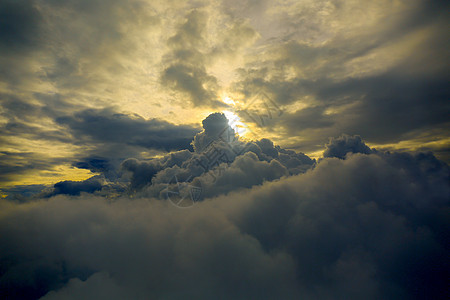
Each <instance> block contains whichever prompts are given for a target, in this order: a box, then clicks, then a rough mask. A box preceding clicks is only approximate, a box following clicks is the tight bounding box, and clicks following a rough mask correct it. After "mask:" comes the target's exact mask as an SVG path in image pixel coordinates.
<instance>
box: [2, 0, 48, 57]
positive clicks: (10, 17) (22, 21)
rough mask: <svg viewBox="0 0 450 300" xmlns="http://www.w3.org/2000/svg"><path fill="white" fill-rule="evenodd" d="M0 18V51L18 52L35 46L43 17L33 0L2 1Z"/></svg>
mask: <svg viewBox="0 0 450 300" xmlns="http://www.w3.org/2000/svg"><path fill="white" fill-rule="evenodd" d="M0 20H1V21H0V52H2V53H8V54H11V53H12V52H16V53H17V52H19V53H20V52H22V51H26V50H30V49H31V48H33V47H34V46H36V43H37V42H38V40H39V27H40V24H41V22H42V21H43V19H42V15H41V14H40V12H39V10H38V9H37V8H36V6H34V5H33V1H31V0H24V1H22V0H19V1H10V0H6V1H2V3H1V4H0Z"/></svg>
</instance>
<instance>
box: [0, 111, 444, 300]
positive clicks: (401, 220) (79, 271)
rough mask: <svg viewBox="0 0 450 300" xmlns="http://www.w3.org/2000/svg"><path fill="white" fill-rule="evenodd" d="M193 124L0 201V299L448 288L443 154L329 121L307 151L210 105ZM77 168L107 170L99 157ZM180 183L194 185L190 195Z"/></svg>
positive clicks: (381, 294)
mask: <svg viewBox="0 0 450 300" xmlns="http://www.w3.org/2000/svg"><path fill="white" fill-rule="evenodd" d="M224 125H225V127H223V126H224ZM203 126H204V130H203V131H202V132H200V133H198V134H197V135H196V136H195V138H194V142H193V143H194V149H195V151H194V152H191V151H188V150H181V151H176V152H172V153H170V154H169V155H166V156H163V157H161V158H154V159H152V160H148V161H140V160H137V159H134V158H130V159H127V160H125V161H124V162H123V163H122V165H121V168H122V171H123V172H124V173H123V174H122V175H121V176H118V177H114V178H113V177H109V178H108V177H107V176H105V175H102V176H94V177H92V178H91V179H89V180H86V181H82V182H73V181H64V182H60V183H57V184H55V186H54V188H53V189H49V190H45V191H43V192H41V194H38V195H35V196H34V197H30V198H28V200H26V199H25V200H24V199H21V201H17V200H15V199H10V200H2V201H0V205H1V211H2V212H1V214H0V245H1V246H0V250H1V251H0V253H1V254H0V261H1V265H2V266H3V268H2V273H1V277H0V286H1V291H2V297H5V298H8V299H36V298H40V297H42V299H80V298H83V299H124V298H132V299H141V298H142V299H147V298H156V299H160V298H164V299H180V298H183V299H211V298H217V297H219V298H225V299H231V298H232V299H249V298H255V297H256V298H258V299H275V298H277V299H278V298H282V299H299V298H303V299H404V298H408V299H429V298H430V297H431V298H434V299H440V297H442V296H443V295H444V294H445V293H448V287H447V284H446V278H447V277H448V275H449V270H450V261H449V259H448V257H449V256H448V254H449V250H450V248H449V246H450V245H449V244H448V236H447V235H448V229H449V224H448V211H449V204H450V203H449V199H450V198H449V196H450V185H449V182H450V180H449V179H450V168H449V167H448V165H447V164H445V163H444V162H442V161H439V160H438V159H436V158H435V157H434V156H433V154H431V153H418V154H410V153H397V152H394V153H391V152H383V151H377V150H375V149H370V148H369V147H367V146H366V145H365V144H364V142H363V141H362V139H361V137H359V136H348V135H342V136H340V137H338V138H335V139H331V140H330V142H329V144H327V145H326V149H325V151H324V155H323V156H324V157H323V158H322V159H320V160H319V162H316V161H314V160H311V159H310V158H308V157H307V156H306V155H304V154H301V153H296V152H294V151H289V150H285V149H282V148H280V147H279V146H274V145H273V143H272V142H271V141H270V140H268V139H262V140H260V141H256V142H248V141H243V140H242V139H241V138H239V137H237V136H234V135H232V136H230V135H226V137H227V138H228V139H227V140H225V139H224V136H223V135H222V134H223V133H224V132H225V133H227V132H228V133H230V131H231V132H233V131H232V129H231V128H230V127H229V125H228V124H227V119H226V118H225V116H224V115H223V114H220V113H216V114H211V115H210V116H209V117H208V118H206V119H205V121H204V122H203ZM220 128H223V129H222V130H220ZM233 133H234V132H233ZM196 142H197V144H196ZM202 142H207V143H208V144H202ZM211 147H214V149H215V150H221V151H222V152H218V153H222V154H226V155H225V156H226V157H227V159H228V160H226V161H225V160H220V159H223V157H224V156H217V155H216V157H219V159H218V160H217V161H216V162H215V163H214V164H208V163H207V158H211V156H209V155H210V154H211V153H209V152H208V151H209V150H208V149H210V148H211ZM231 154H234V155H231ZM202 161H203V162H204V163H205V166H206V167H207V168H203V167H202V165H201V164H200V165H199V162H202ZM90 166H92V167H97V170H107V168H103V167H104V166H103V162H102V161H99V160H93V161H91V165H90ZM86 167H87V166H86ZM127 174H128V175H127ZM173 178H176V182H174V181H173ZM180 186H182V187H187V188H188V189H189V188H192V187H197V188H198V190H200V192H201V197H196V198H193V194H192V190H188V193H187V194H186V190H184V193H185V194H183V192H182V191H181V190H180V189H178V190H176V188H179V187H180ZM198 190H197V191H198ZM168 191H177V192H176V193H175V192H173V193H172V194H169V193H168ZM189 192H190V194H189ZM182 197H185V199H184V200H183V201H184V202H183V203H182V202H181V201H179V199H182ZM183 208H190V209H183Z"/></svg>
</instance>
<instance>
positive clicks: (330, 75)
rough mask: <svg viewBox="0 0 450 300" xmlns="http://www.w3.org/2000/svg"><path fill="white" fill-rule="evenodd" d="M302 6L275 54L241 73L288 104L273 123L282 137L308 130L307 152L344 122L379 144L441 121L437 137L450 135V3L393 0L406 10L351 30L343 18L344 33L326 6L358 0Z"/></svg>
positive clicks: (242, 87) (250, 91)
mask: <svg viewBox="0 0 450 300" xmlns="http://www.w3.org/2000/svg"><path fill="white" fill-rule="evenodd" d="M386 5H391V3H390V2H389V1H387V2H386ZM299 6H300V7H302V9H298V10H293V11H292V12H289V13H287V12H284V13H280V18H281V19H280V20H279V21H280V22H282V23H284V24H285V25H286V26H288V27H287V28H290V32H291V35H283V37H282V38H281V37H280V41H279V42H277V43H273V44H270V45H268V46H267V49H268V50H266V52H265V53H267V52H269V53H270V54H267V55H265V56H263V57H262V58H261V60H260V61H259V62H258V64H255V63H251V64H248V66H246V67H245V68H241V69H240V70H239V74H240V76H241V78H240V80H237V81H235V83H234V88H235V90H236V91H238V92H239V93H241V94H243V95H245V96H246V97H250V96H251V95H254V94H255V93H258V92H259V91H261V90H263V91H265V92H266V93H267V94H268V95H270V97H272V99H273V100H274V101H276V103H278V104H279V105H280V106H282V107H283V108H284V114H283V115H282V116H281V117H280V118H278V119H277V120H275V122H274V123H273V124H271V126H268V127H267V128H266V130H268V131H273V134H277V133H278V132H280V131H281V132H285V135H283V137H281V138H280V140H282V139H285V137H290V136H301V137H302V140H306V141H305V142H304V143H303V144H301V143H300V142H298V143H297V144H295V146H296V148H297V149H299V150H301V151H308V152H313V151H317V150H319V148H320V147H321V145H323V143H324V142H325V141H326V139H327V138H328V137H329V136H337V135H339V134H341V133H342V132H347V133H349V134H361V135H362V136H364V137H365V138H366V139H367V140H368V141H369V142H371V143H379V144H382V143H396V142H398V141H399V140H409V139H411V138H412V136H414V133H419V134H421V135H424V134H426V133H430V132H432V131H433V129H434V131H433V136H434V138H430V140H431V139H434V140H436V139H442V137H443V136H447V135H448V134H447V131H448V130H447V127H448V120H447V118H446V115H448V112H449V110H450V107H449V106H448V101H446V99H448V97H449V94H450V93H449V89H448V84H447V83H446V82H447V77H448V76H447V74H446V71H445V70H446V69H448V65H449V60H448V55H447V54H446V46H445V45H446V42H445V41H444V40H445V39H444V40H443V39H442V36H444V35H445V28H447V27H448V18H447V17H445V15H446V12H447V11H448V9H449V6H448V4H444V3H443V2H442V1H429V2H428V1H418V2H415V3H414V4H411V5H406V6H397V7H392V8H393V10H395V9H399V10H400V11H402V12H403V13H400V14H391V13H390V12H383V22H382V23H383V24H380V26H376V27H373V26H368V27H367V28H366V30H359V31H358V30H356V31H349V32H345V30H344V29H342V28H341V29H338V31H339V32H340V34H339V35H335V32H334V27H333V26H332V24H329V23H328V22H331V21H332V18H331V19H330V18H329V17H328V16H329V15H328V14H327V13H325V12H328V11H333V12H334V13H336V14H337V15H341V14H343V15H345V14H346V13H345V11H346V10H347V9H350V8H355V9H359V5H356V6H353V4H351V3H348V4H347V3H346V4H342V3H341V4H338V3H337V2H335V1H330V2H321V3H318V4H317V5H316V6H309V5H306V4H305V5H301V4H299ZM372 10H373V11H376V10H377V8H374V7H370V8H369V7H368V8H367V11H366V13H368V14H370V13H373V11H372ZM351 11H354V10H351ZM322 13H324V14H322ZM419 16H420V17H419ZM353 17H355V18H358V17H356V16H355V15H353V16H352V17H351V18H353ZM289 24H290V25H289ZM341 25H342V26H344V28H345V26H347V25H348V24H346V23H345V22H344V24H341ZM361 26H362V27H364V26H367V25H364V22H361ZM286 30H288V29H286ZM424 32H426V34H425V33H424ZM319 37H320V38H319ZM412 37H416V38H417V39H420V40H421V41H422V42H420V43H417V42H416V40H415V39H413V38H412ZM316 39H319V40H320V39H323V40H320V41H317V40H316ZM398 53H401V56H400V57H399V54H398ZM371 57H372V58H371ZM396 57H397V58H396ZM375 61H376V62H375ZM374 64H379V65H380V68H379V69H377V68H376V67H374ZM298 104H300V105H301V106H300V107H301V108H298V106H297V105H298ZM241 117H243V118H245V115H242V116H241ZM246 121H248V122H252V120H250V119H246ZM280 127H281V128H282V129H281V130H280ZM306 136H307V138H305V137H306ZM430 140H428V141H430ZM291 146H294V144H289V147H291ZM435 147H436V148H434V149H433V150H440V151H442V149H438V148H437V147H440V146H439V145H436V146H435ZM430 149H431V148H429V149H428V150H430ZM424 150H427V149H424ZM443 156H448V155H445V154H443V155H442V157H443Z"/></svg>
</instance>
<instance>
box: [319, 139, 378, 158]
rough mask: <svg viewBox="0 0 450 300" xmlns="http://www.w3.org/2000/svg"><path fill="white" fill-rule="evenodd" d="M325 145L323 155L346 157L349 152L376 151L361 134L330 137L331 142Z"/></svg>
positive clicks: (367, 152) (365, 152) (366, 152)
mask: <svg viewBox="0 0 450 300" xmlns="http://www.w3.org/2000/svg"><path fill="white" fill-rule="evenodd" d="M325 147H326V149H325V151H324V152H323V157H337V158H341V159H343V158H345V156H346V154H347V153H362V154H370V153H373V152H374V151H373V150H372V149H370V148H369V147H368V146H367V145H366V144H365V143H364V142H363V140H362V139H361V137H360V136H359V135H354V136H349V135H347V134H343V135H341V136H340V137H338V138H332V139H330V142H329V143H328V144H326V145H325Z"/></svg>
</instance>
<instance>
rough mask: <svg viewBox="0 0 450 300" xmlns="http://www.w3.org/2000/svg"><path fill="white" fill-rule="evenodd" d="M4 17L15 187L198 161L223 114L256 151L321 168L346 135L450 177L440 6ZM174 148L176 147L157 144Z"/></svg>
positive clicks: (66, 5) (27, 12)
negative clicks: (194, 145) (442, 167)
mask: <svg viewBox="0 0 450 300" xmlns="http://www.w3.org/2000/svg"><path fill="white" fill-rule="evenodd" d="M0 12H1V15H2V16H3V20H4V21H3V24H4V26H3V28H2V29H0V30H1V31H0V64H1V66H2V68H1V70H2V71H1V72H0V101H1V107H0V109H1V111H0V124H1V126H2V130H1V136H0V141H1V152H0V160H1V161H0V163H1V164H0V168H1V170H2V172H1V173H2V175H1V176H0V186H1V187H11V186H15V185H29V184H44V183H47V184H53V183H55V182H58V181H61V180H67V179H72V180H81V179H86V178H88V177H90V176H92V173H90V172H89V171H88V170H86V169H83V168H77V167H76V163H77V162H80V161H83V159H85V158H88V157H98V158H107V159H110V158H111V159H116V160H120V159H126V158H129V157H141V158H149V157H154V156H155V155H160V154H162V153H165V152H167V151H172V150H177V149H182V148H183V147H182V145H186V143H185V142H186V140H187V139H191V138H192V137H193V135H194V134H195V133H196V132H198V131H200V130H201V121H202V120H203V119H204V118H205V117H206V116H208V115H209V114H210V113H212V112H216V111H218V112H224V111H226V112H227V114H228V116H237V117H238V118H239V122H240V124H241V126H244V127H246V128H247V129H248V134H247V138H249V139H260V138H263V137H264V138H270V139H271V140H273V141H274V142H275V144H278V145H280V146H282V147H284V148H288V149H294V150H296V151H301V152H304V153H306V154H308V155H310V156H312V157H315V158H318V157H320V156H321V153H322V151H323V148H324V144H326V143H327V142H328V140H329V138H331V137H336V136H339V135H341V134H343V133H346V134H358V135H361V136H362V137H363V138H364V139H365V141H366V142H367V144H368V145H370V146H376V147H377V148H383V149H401V150H413V151H415V150H431V151H434V152H435V154H436V155H437V156H438V157H440V158H442V159H444V160H446V161H449V154H448V149H449V146H448V145H449V135H448V125H449V123H448V111H449V104H448V95H449V93H448V53H447V47H446V46H447V45H448V39H447V38H446V37H447V35H448V34H447V32H446V30H447V28H448V25H449V24H448V18H447V13H448V11H447V8H446V7H445V6H443V5H442V4H440V2H438V1H431V2H430V1H420V0H411V1H400V0H395V1H394V0H380V1H351V0H349V1H322V0H302V1H288V0H280V1H255V0H247V1H241V0H240V1H237V0H236V1H235V0H224V1H216V0H215V1H144V0H130V1H119V0H113V1H102V0H96V1H87V0H86V1H84V0H83V1H75V0H73V1H71V0H70V1H6V2H4V3H3V4H1V6H0ZM267 104H268V105H269V106H271V108H270V109H269V110H268V111H264V109H267ZM269 111H271V113H268V112H269ZM252 114H253V116H255V115H258V116H260V115H261V114H264V115H265V116H266V117H265V120H264V122H263V123H264V124H258V122H260V121H261V120H260V121H258V120H256V119H255V118H252V117H251V116H252ZM139 126H140V127H139ZM250 133H251V134H250ZM166 135H168V136H170V137H173V138H174V141H172V142H170V143H169V142H167V141H166V142H167V143H169V144H170V145H169V144H164V143H163V144H161V143H159V144H158V141H159V140H158V139H154V136H158V137H159V138H160V139H161V138H162V137H164V138H167V136H166ZM181 140H182V141H183V142H180V141H181ZM177 141H178V142H179V143H180V144H178V146H177V145H176V143H177Z"/></svg>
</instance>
